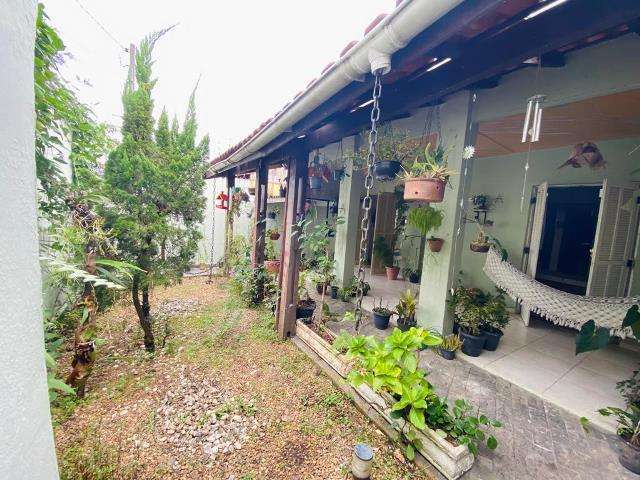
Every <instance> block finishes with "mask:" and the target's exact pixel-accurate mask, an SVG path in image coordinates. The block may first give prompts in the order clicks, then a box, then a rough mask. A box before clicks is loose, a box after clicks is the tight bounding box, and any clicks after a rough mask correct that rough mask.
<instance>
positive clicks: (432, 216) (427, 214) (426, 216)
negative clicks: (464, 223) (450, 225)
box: [407, 205, 444, 236]
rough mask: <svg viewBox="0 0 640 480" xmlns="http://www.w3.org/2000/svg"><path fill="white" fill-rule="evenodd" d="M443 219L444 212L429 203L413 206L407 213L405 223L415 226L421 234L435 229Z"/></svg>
mask: <svg viewBox="0 0 640 480" xmlns="http://www.w3.org/2000/svg"><path fill="white" fill-rule="evenodd" d="M443 220H444V212H443V211H442V210H439V209H437V208H434V207H432V206H431V205H422V206H420V207H413V208H411V209H410V210H409V213H408V214H407V223H409V225H411V226H413V227H415V228H416V229H417V230H418V231H419V232H420V233H421V234H422V235H424V236H426V235H427V234H428V233H429V232H431V231H433V230H437V229H438V228H440V226H441V225H442V221H443Z"/></svg>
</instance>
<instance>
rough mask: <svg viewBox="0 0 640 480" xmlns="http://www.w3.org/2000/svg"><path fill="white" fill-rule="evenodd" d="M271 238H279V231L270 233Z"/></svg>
mask: <svg viewBox="0 0 640 480" xmlns="http://www.w3.org/2000/svg"><path fill="white" fill-rule="evenodd" d="M269 238H270V239H271V240H278V239H279V238H280V234H279V233H278V232H275V233H271V234H269Z"/></svg>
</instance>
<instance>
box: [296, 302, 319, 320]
mask: <svg viewBox="0 0 640 480" xmlns="http://www.w3.org/2000/svg"><path fill="white" fill-rule="evenodd" d="M315 309H316V302H315V301H313V300H305V301H303V302H299V303H298V306H297V307H296V318H297V319H305V318H308V319H311V317H313V312H314V311H315Z"/></svg>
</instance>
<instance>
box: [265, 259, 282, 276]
mask: <svg viewBox="0 0 640 480" xmlns="http://www.w3.org/2000/svg"><path fill="white" fill-rule="evenodd" d="M264 268H266V269H267V272H271V273H278V272H279V271H280V260H265V261H264Z"/></svg>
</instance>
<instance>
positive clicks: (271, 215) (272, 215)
mask: <svg viewBox="0 0 640 480" xmlns="http://www.w3.org/2000/svg"><path fill="white" fill-rule="evenodd" d="M278 215H280V209H279V208H278V207H273V208H272V209H271V210H270V211H268V212H267V218H269V219H271V220H275V219H276V217H277V216H278Z"/></svg>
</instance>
